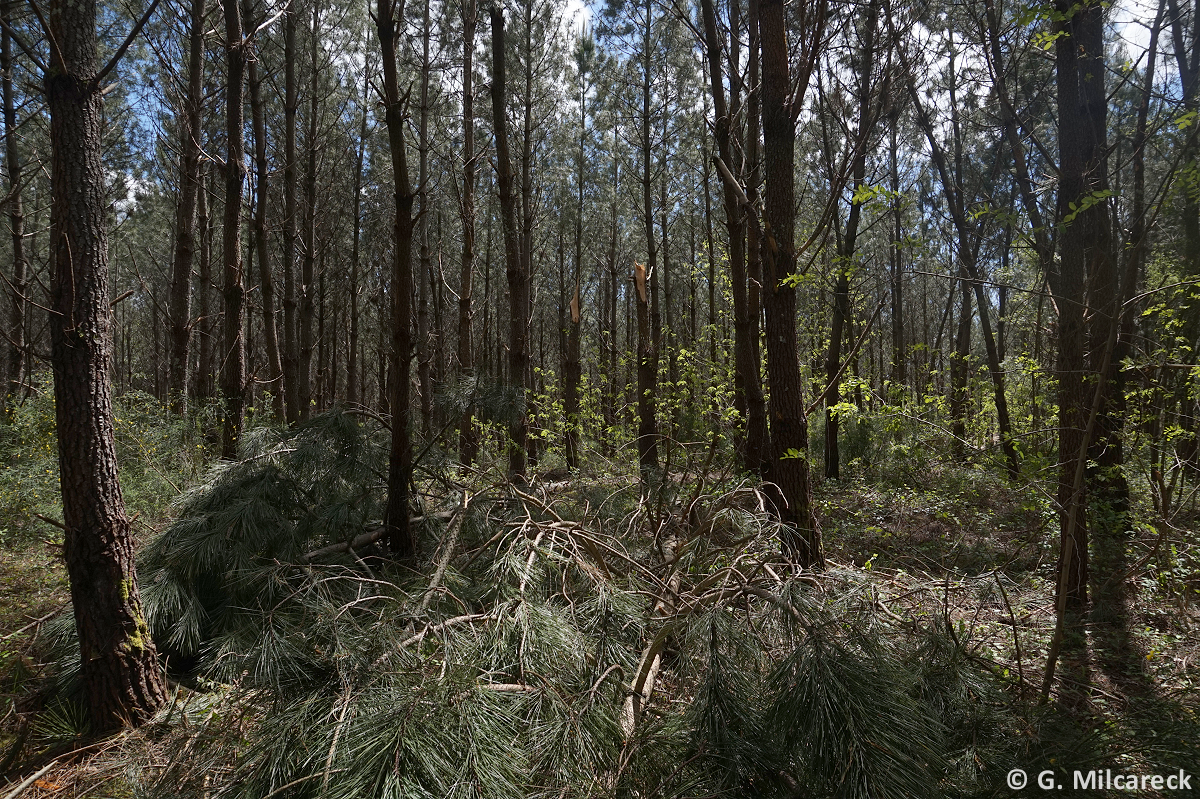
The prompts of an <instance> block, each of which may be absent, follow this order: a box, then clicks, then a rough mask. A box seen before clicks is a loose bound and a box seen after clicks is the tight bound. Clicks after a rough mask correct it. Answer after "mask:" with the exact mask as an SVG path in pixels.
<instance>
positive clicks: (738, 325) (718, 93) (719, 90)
mask: <svg viewBox="0 0 1200 799" xmlns="http://www.w3.org/2000/svg"><path fill="white" fill-rule="evenodd" d="M737 7H738V3H737V0H732V2H731V3H730V28H731V29H732V30H733V31H735V35H734V36H733V37H732V38H731V40H730V41H729V59H730V64H729V83H730V87H731V88H730V102H729V103H728V104H727V103H726V100H725V89H724V81H723V78H724V75H723V73H722V69H721V51H722V49H723V48H722V44H723V43H724V42H723V39H724V37H722V36H720V35H719V34H718V31H717V18H716V11H715V9H714V7H713V2H712V0H703V2H702V3H701V15H702V17H703V23H704V40H705V48H706V50H707V55H708V74H709V89H710V92H711V94H712V99H713V110H714V116H715V124H714V130H715V138H716V143H717V155H718V157H719V158H720V159H721V162H722V163H723V164H725V166H726V167H727V168H728V169H729V170H731V171H732V170H733V169H735V168H736V164H735V162H734V142H733V139H734V135H733V121H734V119H735V118H736V116H737V114H738V110H739V108H738V107H739V106H740V103H741V100H740V93H739V92H738V81H737V75H738V73H739V70H740V68H741V67H740V65H739V64H738V63H737V62H738V61H740V57H739V55H738V49H739V48H738V47H736V46H735V43H736V42H737V39H738V35H740V33H739V32H737V29H738V27H739V26H738V25H737ZM751 16H752V22H751V24H752V31H751V36H752V43H753V44H756V43H757V36H756V33H755V32H754V31H753V13H752V15H751ZM753 58H754V53H753V52H752V53H751V61H752V62H753ZM752 133H753V134H754V135H755V136H757V130H754V131H752ZM748 140H749V137H748ZM754 144H755V148H757V141H756V142H755V143H754ZM722 189H723V192H722V199H723V200H724V204H725V229H726V232H727V234H728V237H729V278H730V283H731V284H732V289H733V349H734V391H735V398H734V405H735V407H736V408H737V409H738V410H739V411H744V413H745V416H746V433H745V437H744V439H742V446H741V448H740V449H741V450H742V452H741V454H742V464H743V467H744V468H745V469H746V471H748V472H751V473H752V474H759V475H761V474H763V472H764V471H765V466H766V460H767V459H766V453H767V446H768V440H767V439H768V437H767V420H766V414H765V402H764V399H763V392H762V382H761V380H760V377H759V368H758V367H759V364H758V358H757V352H756V350H757V347H756V346H755V345H756V344H757V342H756V339H757V328H758V324H757V323H758V319H757V309H755V312H754V313H752V312H751V310H750V302H749V295H748V290H749V288H748V284H747V280H748V276H747V271H746V260H747V259H746V227H747V225H746V216H745V215H746V210H745V209H744V208H743V207H742V206H741V202H740V198H739V196H738V190H737V187H735V186H732V185H729V184H728V183H727V182H723V183H722ZM710 286H711V283H710ZM710 304H711V301H710Z"/></svg>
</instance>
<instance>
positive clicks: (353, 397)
mask: <svg viewBox="0 0 1200 799" xmlns="http://www.w3.org/2000/svg"><path fill="white" fill-rule="evenodd" d="M368 86H369V83H368V82H367V81H366V80H364V87H363V104H362V109H361V110H362V121H361V122H360V123H359V128H358V156H357V158H356V159H355V162H354V241H353V243H352V244H351V250H350V341H349V352H348V353H347V356H346V402H348V403H349V404H350V405H357V404H358V403H359V402H360V398H359V376H358V371H359V365H358V335H359V333H358V323H359V319H358V269H359V258H360V255H359V249H360V248H359V245H360V242H361V239H362V183H363V161H364V157H365V154H366V149H367V98H368V97H369V95H368V94H367V92H368V91H369V89H368V88H367V87H368Z"/></svg>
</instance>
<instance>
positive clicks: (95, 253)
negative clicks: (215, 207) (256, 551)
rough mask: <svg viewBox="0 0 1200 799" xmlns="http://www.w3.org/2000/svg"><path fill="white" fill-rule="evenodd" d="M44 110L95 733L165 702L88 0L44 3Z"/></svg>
mask: <svg viewBox="0 0 1200 799" xmlns="http://www.w3.org/2000/svg"><path fill="white" fill-rule="evenodd" d="M49 19H50V35H51V37H52V40H53V41H54V42H55V43H56V45H57V46H56V47H55V48H54V49H53V50H52V51H51V56H50V69H49V70H48V72H47V74H46V76H45V89H46V99H47V102H48V105H49V107H50V144H51V169H52V172H51V184H52V191H53V195H52V198H51V212H50V229H51V236H50V259H51V263H52V264H53V266H54V272H53V277H52V285H51V303H52V306H53V312H52V313H51V316H50V336H51V362H52V365H53V369H54V397H55V420H56V423H57V429H58V463H59V479H60V484H61V489H62V504H63V525H64V529H65V532H64V536H63V554H64V556H65V558H66V563H67V574H68V577H69V578H70V584H71V601H72V604H73V606H74V608H75V629H76V631H77V632H78V634H79V646H80V661H81V678H82V682H83V688H84V696H85V697H86V699H87V702H88V706H89V709H90V711H91V717H92V722H93V724H94V725H95V727H96V728H97V729H100V730H110V729H113V728H116V727H119V726H120V725H122V724H126V723H133V724H141V723H143V722H145V721H147V720H148V719H149V718H150V717H151V716H152V715H153V714H154V712H155V711H156V710H157V709H158V708H159V707H161V706H162V704H163V702H164V701H165V700H166V686H165V683H164V680H163V675H162V670H161V668H160V666H159V664H158V659H157V656H156V653H155V649H154V642H153V641H152V640H151V638H150V630H149V628H148V626H147V624H146V619H145V615H144V612H143V610H142V603H141V598H140V596H139V593H138V587H137V580H136V578H135V575H134V554H133V536H132V533H131V529H130V526H131V525H130V520H129V519H128V518H127V517H126V515H125V503H124V500H123V499H122V496H121V485H120V483H119V482H118V480H117V453H116V444H115V441H114V434H113V414H112V394H111V392H112V389H111V385H110V383H109V366H110V362H111V357H112V356H111V352H112V329H111V323H112V311H111V308H110V305H109V296H108V234H107V231H106V229H105V228H106V225H105V216H106V214H107V211H108V200H107V198H106V192H105V185H104V183H105V169H104V165H103V163H102V161H101V153H100V148H101V134H102V129H103V108H102V95H101V90H100V87H99V86H98V85H96V84H97V80H96V74H97V37H96V5H95V2H94V0H73V2H63V1H62V0H55V1H54V2H52V3H51V5H50V9H49Z"/></svg>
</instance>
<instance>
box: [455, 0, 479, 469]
mask: <svg viewBox="0 0 1200 799" xmlns="http://www.w3.org/2000/svg"><path fill="white" fill-rule="evenodd" d="M478 8H479V7H478V4H477V3H476V1H475V0H463V6H462V22H463V67H462V115H463V123H462V124H463V188H462V205H461V210H462V226H463V248H462V268H461V270H460V272H459V280H458V368H459V375H460V377H461V378H462V379H463V381H464V382H465V383H467V384H468V385H469V386H470V392H471V395H472V396H471V397H470V398H469V399H468V401H467V402H466V404H465V409H464V410H463V413H462V417H461V418H460V419H459V423H458V457H459V460H460V461H462V463H463V464H465V465H467V466H470V465H471V464H473V463H474V462H475V459H476V458H477V457H478V456H479V434H478V431H477V430H476V427H475V419H474V411H473V402H474V395H475V391H476V380H477V379H478V378H477V376H476V374H475V352H474V342H473V341H472V338H471V290H472V288H471V283H472V279H473V277H474V275H473V273H474V271H475V159H476V155H475V74H474V73H475V27H476V25H477V24H478V21H479V10H478Z"/></svg>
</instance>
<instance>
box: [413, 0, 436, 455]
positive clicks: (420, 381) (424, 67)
mask: <svg viewBox="0 0 1200 799" xmlns="http://www.w3.org/2000/svg"><path fill="white" fill-rule="evenodd" d="M424 9H425V10H424V12H423V14H422V17H421V78H420V81H421V84H420V85H421V111H420V116H419V119H418V124H417V130H418V134H417V135H418V138H417V159H418V165H417V186H418V191H420V193H421V198H420V202H421V210H420V212H419V213H418V215H417V217H418V222H417V224H418V226H419V230H418V232H417V235H418V239H419V240H418V242H417V249H418V253H419V260H418V264H419V268H418V272H417V275H418V278H417V280H418V284H417V385H418V386H419V388H420V392H421V436H422V437H423V438H424V439H425V440H426V441H428V440H429V439H430V438H431V437H432V428H433V379H432V375H431V373H430V366H431V365H430V360H431V359H432V358H433V352H432V348H431V347H430V343H431V342H430V338H431V337H432V331H431V330H430V326H429V291H430V287H431V282H432V273H431V261H430V254H429V216H430V213H431V211H430V208H429V187H428V183H429V147H430V143H429V77H430V76H429V72H430V63H429V36H430V30H429V4H428V3H425V4H424Z"/></svg>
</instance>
